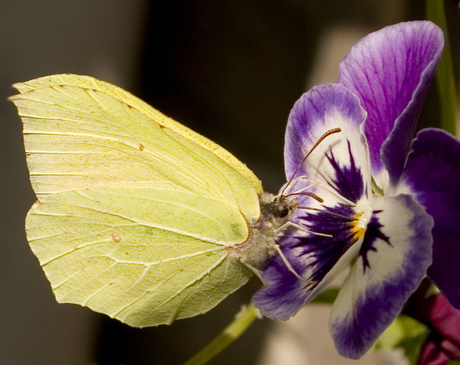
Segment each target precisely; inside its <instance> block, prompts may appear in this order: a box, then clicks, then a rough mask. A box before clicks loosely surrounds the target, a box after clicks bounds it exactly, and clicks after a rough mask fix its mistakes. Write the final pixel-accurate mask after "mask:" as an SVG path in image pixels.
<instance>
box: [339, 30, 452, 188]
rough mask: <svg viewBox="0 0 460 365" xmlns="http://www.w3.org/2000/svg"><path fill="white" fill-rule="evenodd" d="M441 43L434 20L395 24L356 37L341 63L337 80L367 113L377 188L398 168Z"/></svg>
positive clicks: (394, 180)
mask: <svg viewBox="0 0 460 365" xmlns="http://www.w3.org/2000/svg"><path fill="white" fill-rule="evenodd" d="M443 47H444V38H443V33H442V30H441V29H440V28H439V27H438V26H436V25H435V24H433V23H431V22H429V21H414V22H407V23H399V24H396V25H392V26H389V27H386V28H383V29H381V30H379V31H377V32H375V33H371V34H369V35H368V36H367V37H365V38H363V39H362V40H360V41H359V42H358V43H356V45H355V46H353V48H352V49H351V50H350V52H349V53H348V55H347V56H346V57H345V59H344V60H343V61H342V62H341V64H340V73H339V79H338V83H340V84H342V85H344V86H346V87H347V88H348V89H349V90H351V91H352V92H353V93H355V94H356V95H357V96H358V97H359V99H360V101H361V105H362V106H363V108H364V109H365V110H366V111H367V113H368V119H367V120H366V124H365V132H366V137H367V139H368V143H369V150H370V156H371V168H372V175H373V176H374V179H375V180H376V182H377V184H378V185H379V186H380V187H381V188H382V189H385V188H386V186H387V185H388V180H387V179H388V177H386V172H385V170H387V171H388V173H389V178H390V183H391V185H392V186H395V185H396V184H397V182H398V180H399V177H400V175H401V173H402V171H403V168H404V165H405V162H406V156H407V154H408V153H409V150H410V144H411V140H412V138H413V136H414V132H415V127H416V124H417V119H418V115H419V113H420V109H421V106H422V102H423V99H424V97H425V94H426V90H427V88H428V85H429V83H430V81H431V78H432V76H433V73H434V71H435V68H436V65H437V63H438V61H439V58H440V57H441V53H442V49H443Z"/></svg>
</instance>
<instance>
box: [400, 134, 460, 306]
mask: <svg viewBox="0 0 460 365" xmlns="http://www.w3.org/2000/svg"><path fill="white" fill-rule="evenodd" d="M412 149H413V152H412V153H411V154H410V155H409V159H408V161H407V166H406V169H405V171H404V174H403V177H402V181H401V184H400V186H399V188H398V190H397V191H402V192H405V193H411V194H413V195H414V197H415V199H416V200H417V201H418V202H419V203H420V204H422V205H423V206H424V207H425V208H426V210H427V213H428V214H430V215H431V216H432V217H433V219H434V222H435V225H434V228H433V232H432V233H433V242H434V243H433V264H432V265H431V267H430V268H429V269H428V276H429V277H430V279H431V280H432V281H433V282H434V283H435V284H436V285H437V287H438V288H439V289H440V290H441V291H442V292H443V294H444V295H445V296H446V297H447V299H449V301H450V302H451V303H452V305H453V306H454V307H456V308H458V309H460V271H459V268H458V265H459V263H460V142H459V141H458V140H456V139H455V138H454V137H453V136H451V135H450V134H448V133H446V132H444V131H442V130H439V129H425V130H423V131H421V132H420V133H419V134H418V135H417V138H416V139H415V140H414V142H413V144H412Z"/></svg>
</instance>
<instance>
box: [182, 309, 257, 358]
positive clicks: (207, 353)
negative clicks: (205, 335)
mask: <svg viewBox="0 0 460 365" xmlns="http://www.w3.org/2000/svg"><path fill="white" fill-rule="evenodd" d="M258 315H259V310H258V309H257V308H256V307H254V304H252V303H250V304H248V305H247V306H245V307H244V308H242V309H241V311H240V312H239V313H238V314H237V315H236V317H235V319H234V320H233V322H232V323H230V325H228V326H227V328H225V329H224V330H223V331H222V332H221V333H220V334H219V335H218V336H217V337H216V338H215V339H214V340H212V341H211V342H210V343H209V344H208V345H207V346H206V347H205V348H204V349H202V350H201V351H200V352H198V353H197V354H196V355H195V356H193V357H192V358H191V359H189V360H188V361H187V362H186V363H185V364H184V365H202V364H206V363H207V362H208V361H209V360H211V359H212V358H213V357H214V356H216V355H217V354H219V353H220V352H221V351H222V350H224V349H225V348H226V347H227V346H228V345H230V344H231V343H232V342H233V341H235V340H236V339H237V338H238V337H240V335H241V334H242V333H243V332H244V331H246V329H247V328H248V327H249V326H250V325H251V323H252V322H254V320H255V319H256V318H257V317H258Z"/></svg>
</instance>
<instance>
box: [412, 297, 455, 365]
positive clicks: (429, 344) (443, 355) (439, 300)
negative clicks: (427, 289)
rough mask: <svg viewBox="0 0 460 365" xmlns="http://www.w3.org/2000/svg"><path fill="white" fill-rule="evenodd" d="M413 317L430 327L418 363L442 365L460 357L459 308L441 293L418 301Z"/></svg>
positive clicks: (422, 364)
mask: <svg viewBox="0 0 460 365" xmlns="http://www.w3.org/2000/svg"><path fill="white" fill-rule="evenodd" d="M418 304H419V305H418V307H419V308H418V312H417V316H414V317H416V318H415V319H417V320H419V321H420V322H422V323H424V324H426V325H427V326H428V327H429V328H430V334H429V336H428V338H427V339H426V341H425V344H424V345H423V347H422V351H421V354H420V359H419V361H418V364H419V365H442V364H445V363H447V362H449V361H450V360H454V359H460V310H458V309H455V308H454V307H452V305H451V304H450V303H449V301H448V300H447V299H446V298H445V297H444V295H442V294H437V295H433V296H431V297H429V298H425V299H424V300H423V301H422V302H421V303H418Z"/></svg>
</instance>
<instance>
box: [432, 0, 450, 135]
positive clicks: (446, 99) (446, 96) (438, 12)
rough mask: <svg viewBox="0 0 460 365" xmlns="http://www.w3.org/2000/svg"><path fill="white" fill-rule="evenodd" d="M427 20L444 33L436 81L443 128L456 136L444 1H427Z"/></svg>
mask: <svg viewBox="0 0 460 365" xmlns="http://www.w3.org/2000/svg"><path fill="white" fill-rule="evenodd" d="M426 18H427V19H428V20H431V21H432V22H433V23H435V24H437V25H438V26H439V27H441V29H442V31H443V32H444V39H445V45H444V52H443V54H442V57H441V60H440V61H439V64H438V68H437V69H436V81H437V85H438V92H439V99H440V104H441V127H442V128H443V129H444V130H446V131H447V132H449V133H452V134H454V135H455V130H456V128H455V121H456V102H457V96H456V91H455V78H454V69H453V66H452V53H451V50H450V43H449V34H448V31H447V23H446V17H445V14H444V3H443V0H426Z"/></svg>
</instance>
